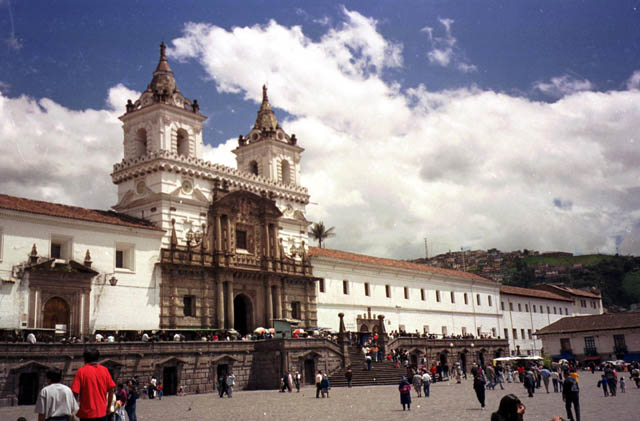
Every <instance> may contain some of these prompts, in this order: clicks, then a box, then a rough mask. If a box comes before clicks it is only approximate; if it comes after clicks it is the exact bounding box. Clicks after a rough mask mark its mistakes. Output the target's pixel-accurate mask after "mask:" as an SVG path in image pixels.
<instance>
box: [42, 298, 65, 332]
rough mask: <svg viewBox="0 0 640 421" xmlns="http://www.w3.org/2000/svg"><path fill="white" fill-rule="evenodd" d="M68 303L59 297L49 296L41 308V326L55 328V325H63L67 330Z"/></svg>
mask: <svg viewBox="0 0 640 421" xmlns="http://www.w3.org/2000/svg"><path fill="white" fill-rule="evenodd" d="M69 314H70V312H69V305H68V304H67V302H66V301H65V300H63V299H62V298H60V297H53V298H50V299H49V301H47V303H46V304H45V305H44V308H43V310H42V327H43V328H45V329H55V328H56V325H64V327H65V330H66V331H67V332H68V331H69Z"/></svg>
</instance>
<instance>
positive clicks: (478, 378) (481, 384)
mask: <svg viewBox="0 0 640 421" xmlns="http://www.w3.org/2000/svg"><path fill="white" fill-rule="evenodd" d="M486 384H487V381H486V380H485V378H484V375H483V374H482V373H481V372H479V371H478V372H477V373H476V375H475V377H474V378H473V390H475V392H476V396H477V397H478V402H480V406H481V407H482V409H484V398H485V397H484V388H485V385H486Z"/></svg>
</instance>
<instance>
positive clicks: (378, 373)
mask: <svg viewBox="0 0 640 421" xmlns="http://www.w3.org/2000/svg"><path fill="white" fill-rule="evenodd" d="M349 358H350V360H351V369H352V371H353V377H352V382H351V384H352V385H353V386H375V385H397V384H399V383H400V380H402V376H405V375H406V374H407V369H406V368H404V367H401V368H395V365H394V363H393V361H373V362H372V363H371V371H367V370H366V367H365V359H364V356H363V355H362V351H361V350H360V348H358V347H349ZM344 371H345V369H344V368H340V369H339V370H337V371H335V372H333V373H332V374H331V376H329V381H330V382H331V387H346V386H347V379H346V377H345V376H344Z"/></svg>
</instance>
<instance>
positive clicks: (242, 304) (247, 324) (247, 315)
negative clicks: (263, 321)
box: [233, 294, 253, 335]
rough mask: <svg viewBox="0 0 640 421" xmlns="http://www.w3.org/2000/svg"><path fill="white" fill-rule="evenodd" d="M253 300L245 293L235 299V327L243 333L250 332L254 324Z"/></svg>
mask: <svg viewBox="0 0 640 421" xmlns="http://www.w3.org/2000/svg"><path fill="white" fill-rule="evenodd" d="M252 320H253V318H252V314H251V300H249V297H247V296H246V295H244V294H238V295H237V296H236V298H234V299H233V327H234V328H235V330H237V331H238V332H240V334H241V335H246V334H247V333H250V332H251V330H252V328H253V326H252Z"/></svg>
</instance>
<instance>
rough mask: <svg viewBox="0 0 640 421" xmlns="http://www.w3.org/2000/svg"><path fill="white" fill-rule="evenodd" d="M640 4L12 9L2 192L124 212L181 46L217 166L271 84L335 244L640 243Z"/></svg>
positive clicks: (64, 5)
mask: <svg viewBox="0 0 640 421" xmlns="http://www.w3.org/2000/svg"><path fill="white" fill-rule="evenodd" d="M103 3H104V4H103ZM523 3H526V4H523ZM639 7H640V1H638V0H635V1H623V0H621V1H616V2H601V1H595V0H594V1H563V2H557V1H551V0H549V1H529V2H512V1H502V2H497V1H483V2H477V1H469V2H449V1H429V2H424V1H400V2H397V1H380V2H371V1H356V2H350V1H347V2H343V3H335V2H328V1H327V2H320V1H318V2H299V1H298V2H295V1H284V0H283V1H245V2H237V1H218V2H209V1H206V2H205V1H182V2H164V1H155V2H143V1H140V2H133V1H113V2H92V3H91V8H87V7H86V3H84V2H83V3H80V2H69V1H60V2H50V1H36V0H34V1H8V0H0V192H2V193H6V194H11V195H17V196H23V197H29V198H36V199H42V200H50V201H56V202H63V203H68V204H75V205H79V206H86V207H94V208H109V207H110V206H112V205H113V204H115V187H114V186H113V185H112V184H111V181H110V177H109V173H110V171H111V169H112V165H113V164H114V163H115V162H117V161H119V160H120V159H121V157H122V131H121V128H120V122H119V121H118V120H117V117H118V116H119V115H121V114H122V113H123V111H124V104H125V102H126V99H128V98H135V97H136V95H137V92H140V91H142V90H144V89H145V87H146V85H147V84H148V83H149V81H150V80H151V73H152V72H153V70H154V68H155V65H156V63H157V58H158V44H159V43H160V42H161V41H163V40H164V41H165V42H166V43H167V44H168V45H169V59H170V63H171V66H172V68H173V71H174V73H175V74H176V78H177V81H178V86H179V88H180V90H181V91H182V92H183V93H184V94H185V95H186V96H187V97H189V98H197V99H198V102H199V103H200V104H201V112H202V113H203V114H205V115H206V116H208V117H209V119H208V120H207V122H206V129H205V132H204V136H205V143H206V144H207V145H208V147H207V152H206V154H207V158H208V159H211V160H213V161H216V162H221V163H225V164H227V165H232V166H235V162H234V159H233V156H232V154H231V153H230V150H231V149H232V147H233V146H234V144H235V142H236V140H235V139H237V136H238V135H239V134H241V133H243V134H244V133H246V132H247V131H248V130H249V128H250V126H251V125H252V124H253V122H254V121H255V112H256V110H257V107H258V103H259V99H260V95H261V86H262V84H263V83H266V84H267V85H268V87H269V97H270V99H271V103H272V105H273V106H274V107H275V109H276V115H277V116H278V118H279V120H280V122H281V125H282V126H283V127H284V129H285V130H286V131H288V132H289V133H295V134H296V135H297V137H298V139H299V144H300V145H301V146H303V147H304V148H305V149H306V151H305V152H304V155H303V162H302V177H303V178H302V180H303V184H304V185H305V186H307V187H308V188H309V192H310V194H311V201H312V203H311V204H310V205H309V206H308V208H307V213H308V218H309V219H311V220H313V221H318V220H322V221H324V222H325V224H327V225H329V226H335V230H336V233H337V235H336V236H335V237H333V238H331V239H330V240H329V241H328V242H327V246H328V247H332V248H340V249H344V250H349V251H354V252H362V253H367V254H372V255H378V256H387V257H396V258H415V257H421V256H424V254H425V250H424V238H425V237H427V238H428V241H429V254H430V255H434V254H436V253H441V252H445V251H448V250H460V248H461V247H464V248H465V249H467V248H471V249H479V248H484V249H486V248H491V247H497V248H499V249H501V250H514V249H523V248H529V249H536V250H541V251H549V250H563V251H569V252H573V253H579V254H584V253H593V252H598V251H599V252H605V253H615V252H616V251H617V250H618V251H619V252H620V253H623V254H636V255H637V254H640V165H639V163H640V128H639V127H640V10H638V8H639Z"/></svg>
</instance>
